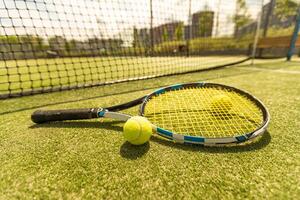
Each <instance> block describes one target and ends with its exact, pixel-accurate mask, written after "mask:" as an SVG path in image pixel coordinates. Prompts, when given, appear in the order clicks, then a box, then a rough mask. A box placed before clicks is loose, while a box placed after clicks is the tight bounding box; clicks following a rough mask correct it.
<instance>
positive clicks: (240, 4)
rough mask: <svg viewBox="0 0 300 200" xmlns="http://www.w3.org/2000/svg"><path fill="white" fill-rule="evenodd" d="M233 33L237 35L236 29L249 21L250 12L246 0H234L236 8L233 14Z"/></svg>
mask: <svg viewBox="0 0 300 200" xmlns="http://www.w3.org/2000/svg"><path fill="white" fill-rule="evenodd" d="M232 20H233V23H234V24H235V27H234V35H235V36H237V32H238V30H239V29H240V28H241V27H243V26H245V25H246V24H248V23H250V22H251V18H250V14H249V13H248V8H247V5H246V0H236V9H235V14H234V16H233V19H232Z"/></svg>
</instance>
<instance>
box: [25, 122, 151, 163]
mask: <svg viewBox="0 0 300 200" xmlns="http://www.w3.org/2000/svg"><path fill="white" fill-rule="evenodd" d="M123 124H124V122H121V121H105V122H101V123H100V122H99V121H61V122H52V123H45V124H34V125H32V126H30V127H29V128H31V129H36V128H67V129H68V128H72V129H73V128H76V129H78V128H92V129H94V128H97V129H99V130H101V129H105V130H112V131H117V132H119V133H122V131H123ZM149 149H150V143H149V142H147V143H145V144H143V145H139V146H135V145H132V144H130V143H129V142H124V143H123V144H122V145H121V147H120V155H121V156H122V157H123V158H126V159H129V160H136V159H138V158H140V157H142V156H143V155H144V154H146V153H147V152H148V151H149Z"/></svg>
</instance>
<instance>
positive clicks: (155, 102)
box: [139, 82, 270, 145]
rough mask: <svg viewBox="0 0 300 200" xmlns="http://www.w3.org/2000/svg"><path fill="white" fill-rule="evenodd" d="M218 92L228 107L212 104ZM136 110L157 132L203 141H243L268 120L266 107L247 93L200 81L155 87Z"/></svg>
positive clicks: (175, 138) (181, 139) (263, 127)
mask: <svg viewBox="0 0 300 200" xmlns="http://www.w3.org/2000/svg"><path fill="white" fill-rule="evenodd" d="M218 95H224V96H227V97H229V99H230V101H231V102H230V103H231V107H230V108H228V106H227V108H226V106H222V105H221V106H220V107H219V108H218V107H217V108H215V107H214V106H212V105H214V104H213V103H212V99H214V97H215V96H218ZM227 101H228V100H227ZM221 104H224V102H222V101H221ZM229 106H230V105H229ZM139 112H140V115H142V116H144V117H146V118H148V120H149V121H150V122H151V123H152V124H153V125H154V128H155V130H156V132H157V133H158V134H159V135H161V136H163V137H165V138H168V139H170V140H173V141H175V142H179V143H194V144H204V145H224V144H230V143H241V142H245V141H247V140H250V139H253V138H255V137H257V136H258V135H260V134H262V133H264V132H265V130H266V129H267V126H268V124H269V121H270V115H269V112H268V110H267V108H266V107H265V106H264V104H263V103H262V102H261V101H260V100H259V99H257V98H256V97H254V96H253V95H251V94H250V93H248V92H245V91H243V90H240V89H237V88H234V87H231V86H226V85H222V84H216V83H203V82H200V83H199V82H198V83H187V84H176V85H172V86H168V87H165V88H161V89H158V90H156V91H154V92H153V93H151V94H149V95H147V96H146V97H145V99H144V101H143V103H142V104H141V106H140V109H139Z"/></svg>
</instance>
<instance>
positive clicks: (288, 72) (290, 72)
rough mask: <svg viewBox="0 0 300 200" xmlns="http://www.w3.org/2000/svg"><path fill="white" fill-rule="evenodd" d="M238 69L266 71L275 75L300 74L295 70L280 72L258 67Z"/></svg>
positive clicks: (280, 70) (279, 70)
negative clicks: (275, 73)
mask: <svg viewBox="0 0 300 200" xmlns="http://www.w3.org/2000/svg"><path fill="white" fill-rule="evenodd" d="M240 69H245V70H255V71H267V72H277V73H282V74H300V71H295V70H282V69H276V70H274V69H266V68H258V67H247V68H245V67H240Z"/></svg>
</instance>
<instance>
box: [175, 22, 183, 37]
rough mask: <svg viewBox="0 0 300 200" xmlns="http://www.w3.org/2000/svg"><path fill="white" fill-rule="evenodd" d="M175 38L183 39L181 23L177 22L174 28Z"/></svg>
mask: <svg viewBox="0 0 300 200" xmlns="http://www.w3.org/2000/svg"><path fill="white" fill-rule="evenodd" d="M175 35H176V40H182V39H183V24H182V23H179V24H178V26H177V27H176V30H175Z"/></svg>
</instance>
